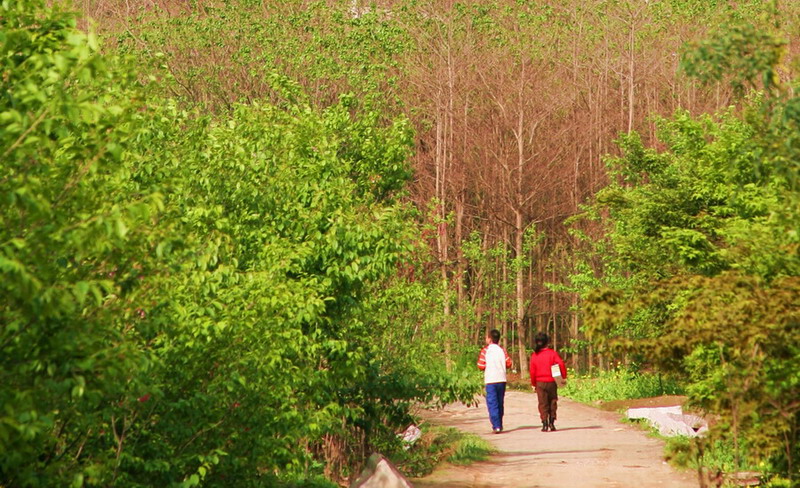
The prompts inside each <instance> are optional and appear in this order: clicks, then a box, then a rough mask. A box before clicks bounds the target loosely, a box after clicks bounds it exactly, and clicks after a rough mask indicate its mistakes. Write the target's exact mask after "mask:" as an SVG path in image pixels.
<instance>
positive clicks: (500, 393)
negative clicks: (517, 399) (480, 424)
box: [497, 383, 506, 432]
mask: <svg viewBox="0 0 800 488" xmlns="http://www.w3.org/2000/svg"><path fill="white" fill-rule="evenodd" d="M505 402H506V384H505V383H497V404H498V409H497V413H498V418H499V419H498V420H499V421H498V423H497V427H498V428H499V429H500V431H501V432H502V430H503V415H504V414H505Z"/></svg>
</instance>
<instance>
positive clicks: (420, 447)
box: [392, 426, 496, 478]
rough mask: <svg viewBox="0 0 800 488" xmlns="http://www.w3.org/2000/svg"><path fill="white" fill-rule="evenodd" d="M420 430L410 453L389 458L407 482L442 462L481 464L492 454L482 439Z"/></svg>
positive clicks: (432, 428) (442, 430)
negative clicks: (407, 479)
mask: <svg viewBox="0 0 800 488" xmlns="http://www.w3.org/2000/svg"><path fill="white" fill-rule="evenodd" d="M422 429H423V434H422V437H420V438H419V440H417V442H416V443H414V445H413V446H411V448H410V449H408V450H406V451H402V452H400V453H397V454H395V455H394V456H392V462H393V463H394V464H395V466H396V467H397V469H399V470H400V471H401V472H402V473H403V474H404V475H405V476H407V477H410V478H418V477H421V476H425V475H427V474H429V473H431V472H432V471H433V470H434V469H435V468H436V466H438V465H439V464H441V463H442V462H445V461H447V462H449V463H452V464H457V465H460V466H465V465H469V464H472V463H474V462H477V461H485V460H486V459H488V458H489V455H491V454H492V453H493V452H495V451H496V450H495V448H494V447H493V446H492V445H491V444H489V443H488V442H487V441H485V440H483V439H482V438H480V437H478V436H476V435H474V434H468V433H465V432H461V431H459V430H457V429H454V428H452V427H439V426H427V427H425V426H423V427H422Z"/></svg>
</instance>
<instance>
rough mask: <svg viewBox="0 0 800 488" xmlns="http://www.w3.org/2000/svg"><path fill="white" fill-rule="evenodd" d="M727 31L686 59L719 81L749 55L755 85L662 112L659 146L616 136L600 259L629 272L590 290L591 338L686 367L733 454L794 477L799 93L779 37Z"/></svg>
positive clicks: (695, 396)
mask: <svg viewBox="0 0 800 488" xmlns="http://www.w3.org/2000/svg"><path fill="white" fill-rule="evenodd" d="M724 32H730V33H729V34H724V33H723V34H722V35H721V36H720V37H718V38H713V39H711V40H709V41H708V42H707V43H705V44H703V45H701V46H699V47H698V48H697V50H694V51H692V53H691V56H689V57H688V58H687V59H688V62H689V63H690V66H692V67H693V68H692V69H694V70H695V71H696V72H698V73H705V74H708V75H709V76H711V78H710V80H713V81H717V80H719V78H720V77H721V76H723V74H724V76H729V75H728V73H727V72H726V71H725V70H724V69H719V68H718V66H720V65H722V66H723V68H724V66H725V63H723V62H721V61H720V59H719V57H720V56H724V59H725V60H727V61H726V63H733V64H735V63H745V64H747V65H748V66H750V67H751V68H752V69H743V70H740V71H738V72H737V73H736V74H735V75H736V76H738V78H736V77H735V78H734V79H733V83H735V84H736V85H737V86H741V87H746V86H751V87H761V89H762V90H763V92H762V95H760V96H755V97H752V98H750V99H749V100H745V101H744V103H743V108H742V109H741V110H736V109H730V110H728V111H726V112H724V113H721V114H719V115H717V116H715V117H712V116H700V117H691V116H690V115H689V114H687V113H683V112H678V113H676V114H675V115H674V116H673V118H671V119H667V120H660V121H659V126H660V137H659V138H660V141H661V142H662V144H663V145H664V148H663V149H660V150H656V149H651V148H646V147H645V146H644V145H643V144H642V142H641V140H640V139H639V137H638V136H637V135H636V134H635V133H633V134H631V135H627V136H623V137H622V138H621V139H620V141H619V144H620V147H621V148H622V150H623V156H622V157H620V158H616V159H614V160H612V161H611V162H610V165H611V168H612V170H613V175H614V182H613V183H612V184H611V185H610V186H609V187H607V188H606V189H604V190H603V191H601V192H600V193H599V194H598V197H597V211H598V215H605V218H604V222H605V223H606V224H607V226H608V232H609V233H608V243H609V244H610V251H611V253H610V255H609V256H608V257H607V261H608V262H609V263H614V264H612V266H611V269H618V270H624V271H623V272H622V273H621V274H620V275H621V277H623V278H624V279H623V280H621V281H620V280H616V281H613V280H612V281H609V282H610V283H613V284H615V286H614V287H603V288H598V289H596V290H595V291H594V292H593V293H592V294H591V295H590V296H589V299H588V301H587V305H586V312H587V314H588V322H589V324H590V327H589V328H590V330H591V332H592V334H593V336H594V338H595V339H596V340H598V341H600V342H601V343H604V344H606V345H608V346H610V347H615V348H619V349H620V350H623V351H628V352H636V353H638V354H641V355H643V356H644V357H646V358H649V359H650V360H651V361H653V362H655V364H657V365H659V366H660V367H662V368H665V369H666V370H671V371H679V372H681V373H682V374H684V375H685V377H686V378H687V379H688V381H689V385H688V391H689V395H690V399H691V401H692V402H693V403H694V404H696V405H698V406H699V407H702V408H703V409H705V410H706V411H708V412H710V413H713V414H715V415H718V416H719V417H720V419H721V421H720V423H719V424H718V427H717V431H718V434H720V435H723V436H725V437H728V438H730V439H731V440H732V442H733V443H734V446H735V447H734V449H735V451H736V452H735V457H736V463H737V465H738V466H742V465H743V464H744V462H745V461H749V462H751V463H756V462H762V463H765V464H762V465H761V466H762V469H763V470H764V471H765V472H766V474H768V475H769V476H775V475H778V476H783V477H788V478H789V479H791V480H795V479H797V476H798V467H797V463H796V460H797V456H798V445H799V444H798V420H800V406H798V405H797V402H796V398H797V397H798V394H800V391H799V390H798V384H800V377H799V376H798V375H797V373H795V372H793V371H796V370H797V367H798V365H800V355H798V348H797V347H796V344H798V341H800V335H798V334H799V333H800V332H799V331H800V328H798V320H800V315H798V310H800V307H799V305H800V301H799V300H800V298H798V297H800V293H798V291H800V290H799V289H798V285H800V281H798V276H800V255H799V254H798V234H797V229H798V228H800V220H798V215H800V214H798V212H797V209H798V203H800V198H799V195H798V187H797V181H798V180H797V170H798V166H797V163H796V161H797V156H798V153H797V150H798V149H797V148H798V145H797V144H796V143H795V142H796V141H797V138H798V125H797V121H796V113H795V109H794V108H793V107H795V105H796V104H797V103H798V102H797V99H796V98H795V97H794V96H793V95H792V93H791V92H790V91H788V90H784V89H783V87H782V85H781V84H779V83H777V82H776V81H775V80H776V79H777V78H776V76H775V75H774V70H776V69H777V66H776V63H777V62H778V60H779V59H780V56H773V55H772V54H770V53H772V52H773V51H772V50H774V49H778V48H780V46H782V45H783V41H782V40H781V39H780V37H776V36H775V34H774V33H769V32H770V31H765V32H761V31H759V33H758V35H755V34H754V32H756V31H755V30H754V29H753V28H752V26H751V27H747V26H743V27H741V28H738V29H734V30H733V31H724ZM726 36H727V37H726ZM721 46H725V47H724V48H723V47H721ZM765 46H766V47H765ZM728 48H731V49H733V50H732V51H730V50H728ZM764 49H766V50H767V52H766V53H765V52H764ZM726 50H728V51H727V54H725V55H723V53H724V52H726ZM731 53H735V54H731ZM748 53H755V54H753V55H752V56H748ZM727 56H730V57H729V58H728V57H727ZM704 63H708V66H706V65H705V64H704ZM733 64H730V66H733ZM700 442H703V441H700Z"/></svg>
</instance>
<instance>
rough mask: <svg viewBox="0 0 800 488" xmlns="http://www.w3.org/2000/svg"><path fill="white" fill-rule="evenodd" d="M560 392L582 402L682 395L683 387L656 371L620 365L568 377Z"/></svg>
mask: <svg viewBox="0 0 800 488" xmlns="http://www.w3.org/2000/svg"><path fill="white" fill-rule="evenodd" d="M568 378H569V379H568V381H567V385H566V386H564V387H562V388H559V389H558V393H559V395H563V396H565V397H567V398H571V399H573V400H575V401H578V402H581V403H595V402H610V401H614V400H627V399H632V398H648V397H655V396H661V395H681V394H683V390H682V389H681V387H680V386H679V385H678V384H677V383H676V382H675V381H673V380H670V379H667V378H664V377H660V376H659V375H657V374H653V373H644V372H637V371H632V370H629V369H625V368H617V369H613V370H610V371H602V372H600V373H599V374H597V375H594V376H575V375H570V376H568Z"/></svg>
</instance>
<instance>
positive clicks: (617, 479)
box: [412, 391, 698, 488]
mask: <svg viewBox="0 0 800 488" xmlns="http://www.w3.org/2000/svg"><path fill="white" fill-rule="evenodd" d="M679 398H680V397H679ZM676 400H677V399H676ZM658 403H659V406H664V405H663V404H665V403H670V402H669V401H666V400H663V399H662V400H660V401H659V402H658ZM671 404H673V405H675V404H680V400H677V403H671ZM643 406H644V405H643ZM424 417H425V418H426V419H427V420H428V421H430V422H433V423H436V424H440V425H446V426H450V427H456V428H458V429H460V430H463V431H466V432H472V433H475V434H478V435H480V436H481V437H483V438H484V439H486V440H488V441H490V442H491V443H492V444H493V445H494V446H495V447H496V448H497V450H498V452H497V453H496V454H494V455H493V456H492V457H491V458H490V459H489V460H488V461H484V462H479V463H475V464H472V465H470V466H449V465H446V466H444V467H441V468H440V469H438V470H436V471H435V472H434V473H433V474H431V475H429V476H426V477H425V478H421V479H417V480H412V482H413V483H414V486H415V488H445V487H446V488H501V487H503V488H532V487H541V488H545V487H546V488H555V487H559V488H561V487H578V488H584V487H586V488H593V487H597V488H600V487H604V488H605V487H615V488H621V487H630V488H648V487H674V488H690V487H696V486H698V483H697V478H696V475H695V474H694V473H691V472H679V471H676V470H675V469H674V468H672V467H671V466H669V465H668V464H667V463H666V462H664V460H663V454H662V452H663V443H662V442H661V441H659V440H657V439H655V438H653V437H650V436H648V434H647V432H645V431H644V430H642V429H641V428H639V427H637V426H635V425H631V424H624V423H621V422H620V419H621V415H620V414H619V413H616V412H608V411H603V410H600V409H597V408H592V407H589V406H586V405H582V404H579V403H576V402H572V401H570V400H567V399H564V398H562V399H561V400H560V401H559V410H558V421H557V422H556V427H557V428H558V431H557V432H541V423H540V422H539V415H538V412H536V396H535V395H533V394H532V393H529V392H520V391H508V392H506V400H505V417H504V421H503V423H504V428H505V432H503V433H502V434H497V435H495V434H492V433H491V425H490V424H489V414H488V412H487V411H486V406H485V404H484V403H483V402H481V404H480V405H479V406H478V407H477V408H475V407H465V406H464V405H451V406H449V407H447V408H445V409H444V410H441V411H438V412H426V413H425V414H424Z"/></svg>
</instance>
